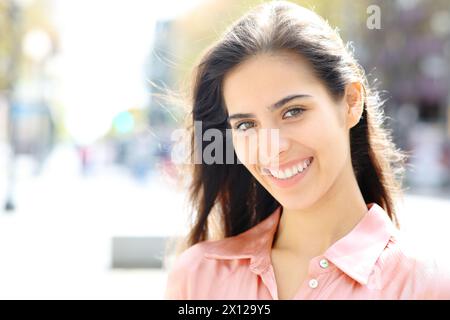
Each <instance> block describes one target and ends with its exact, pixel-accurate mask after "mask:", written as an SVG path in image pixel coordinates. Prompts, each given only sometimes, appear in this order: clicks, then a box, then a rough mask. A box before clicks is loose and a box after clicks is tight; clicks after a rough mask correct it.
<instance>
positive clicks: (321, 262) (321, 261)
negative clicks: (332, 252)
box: [319, 259, 329, 269]
mask: <svg viewBox="0 0 450 320" xmlns="http://www.w3.org/2000/svg"><path fill="white" fill-rule="evenodd" d="M319 265H320V267H322V268H323V269H326V268H328V266H329V264H328V260H327V259H322V260H320V262H319Z"/></svg>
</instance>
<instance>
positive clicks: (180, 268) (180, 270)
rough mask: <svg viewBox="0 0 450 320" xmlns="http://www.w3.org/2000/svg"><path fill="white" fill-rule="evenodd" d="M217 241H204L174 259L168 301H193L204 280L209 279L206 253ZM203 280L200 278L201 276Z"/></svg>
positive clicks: (167, 289) (168, 287)
mask: <svg viewBox="0 0 450 320" xmlns="http://www.w3.org/2000/svg"><path fill="white" fill-rule="evenodd" d="M213 242H216V241H202V242H199V243H197V244H195V245H193V246H191V247H189V248H188V249H186V250H184V251H183V252H182V253H181V254H179V255H178V256H177V257H175V258H174V261H173V263H172V265H171V266H170V267H169V271H168V277H167V285H166V292H165V298H166V299H183V300H184V299H191V298H192V297H193V296H194V295H196V292H194V291H193V290H194V285H195V288H196V290H197V289H198V288H200V287H201V285H202V283H201V281H202V279H205V278H207V273H208V272H209V271H208V269H209V268H208V260H207V259H205V253H206V252H207V251H208V249H209V248H210V246H211V245H212V244H213ZM200 275H201V276H202V278H199V276H200Z"/></svg>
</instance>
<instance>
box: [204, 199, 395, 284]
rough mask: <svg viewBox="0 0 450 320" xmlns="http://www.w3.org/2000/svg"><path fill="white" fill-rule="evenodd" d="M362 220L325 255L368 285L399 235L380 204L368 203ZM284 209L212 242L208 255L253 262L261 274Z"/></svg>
mask: <svg viewBox="0 0 450 320" xmlns="http://www.w3.org/2000/svg"><path fill="white" fill-rule="evenodd" d="M367 208H368V211H367V213H366V214H365V215H364V217H363V218H362V219H361V221H360V222H359V223H358V224H357V225H356V226H355V227H354V228H353V229H352V230H351V231H350V232H349V233H348V234H347V235H346V236H344V237H343V238H341V239H339V240H338V241H336V242H335V243H334V244H333V245H332V246H331V247H330V248H328V249H327V250H326V252H325V253H324V256H325V258H327V259H328V260H329V261H331V262H332V263H333V264H335V265H336V266H337V267H338V268H339V269H340V270H341V271H343V272H344V273H346V274H347V275H348V276H350V277H351V278H353V279H354V280H356V281H358V282H359V283H361V284H367V282H368V278H369V275H370V273H371V272H372V270H373V268H374V266H375V263H376V261H377V259H378V258H379V256H380V255H381V253H382V252H383V250H384V248H385V247H386V245H387V244H388V242H389V240H390V238H391V236H393V235H394V234H395V233H396V229H395V226H394V225H393V223H392V222H391V220H390V218H389V216H388V214H387V213H386V212H385V210H384V209H383V208H382V207H381V206H379V205H378V204H377V203H375V202H372V203H369V204H367ZM280 214H281V207H278V208H277V209H275V210H274V211H273V212H272V213H271V214H270V215H269V216H268V217H267V218H266V219H264V220H263V221H261V222H260V223H259V224H257V225H256V226H254V227H252V228H250V229H249V230H247V231H245V232H243V233H241V234H239V235H237V236H234V237H229V238H225V239H222V240H219V241H211V242H210V245H209V246H207V248H206V251H205V256H206V257H209V258H215V259H250V268H251V269H252V270H253V271H254V272H256V273H261V272H263V271H264V270H266V268H267V267H268V266H269V265H270V250H271V247H272V242H273V237H274V235H275V232H276V230H277V227H278V223H279V220H280V216H281V215H280Z"/></svg>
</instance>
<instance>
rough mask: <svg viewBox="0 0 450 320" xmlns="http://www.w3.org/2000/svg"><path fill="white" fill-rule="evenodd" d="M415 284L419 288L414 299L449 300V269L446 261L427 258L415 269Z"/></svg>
mask: <svg viewBox="0 0 450 320" xmlns="http://www.w3.org/2000/svg"><path fill="white" fill-rule="evenodd" d="M415 278H416V279H415V281H416V286H417V287H419V288H421V290H419V291H418V292H417V296H416V297H415V299H420V300H450V269H449V266H448V265H447V264H446V263H442V261H437V260H436V259H431V260H429V261H428V262H427V263H426V264H419V265H418V267H417V269H416V277H415Z"/></svg>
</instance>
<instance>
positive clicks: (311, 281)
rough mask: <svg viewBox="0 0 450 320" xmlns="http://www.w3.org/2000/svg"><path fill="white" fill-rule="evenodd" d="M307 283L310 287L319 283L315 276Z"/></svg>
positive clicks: (312, 287) (315, 286) (313, 287)
mask: <svg viewBox="0 0 450 320" xmlns="http://www.w3.org/2000/svg"><path fill="white" fill-rule="evenodd" d="M308 285H309V287H310V288H311V289H315V288H317V286H318V285H319V281H317V279H315V278H313V279H310V280H309V282H308Z"/></svg>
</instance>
